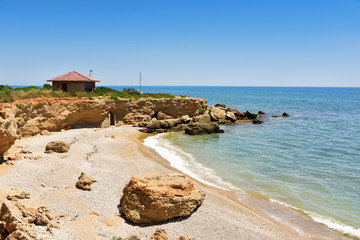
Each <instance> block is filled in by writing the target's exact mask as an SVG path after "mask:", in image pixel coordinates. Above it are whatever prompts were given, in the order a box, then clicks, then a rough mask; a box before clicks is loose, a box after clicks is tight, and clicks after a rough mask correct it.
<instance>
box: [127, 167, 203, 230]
mask: <svg viewBox="0 0 360 240" xmlns="http://www.w3.org/2000/svg"><path fill="white" fill-rule="evenodd" d="M204 197H205V194H204V193H203V192H202V191H200V190H197V189H195V187H194V185H193V184H192V182H191V181H189V180H187V179H186V178H185V176H184V175H183V174H178V173H173V174H160V173H150V174H145V175H137V176H133V177H132V178H131V180H130V182H129V183H128V184H127V185H126V187H125V188H124V190H123V196H122V197H121V200H120V204H121V207H122V210H123V212H124V214H125V216H126V218H128V219H129V220H131V221H133V222H135V223H158V222H163V221H166V220H168V219H172V218H175V217H183V216H188V215H190V214H191V213H193V212H194V211H195V210H196V208H197V207H199V206H200V205H201V203H202V202H203V200H204Z"/></svg>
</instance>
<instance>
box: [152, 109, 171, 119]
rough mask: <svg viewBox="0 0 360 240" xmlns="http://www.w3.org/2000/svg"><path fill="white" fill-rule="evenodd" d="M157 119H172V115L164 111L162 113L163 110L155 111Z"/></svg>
mask: <svg viewBox="0 0 360 240" xmlns="http://www.w3.org/2000/svg"><path fill="white" fill-rule="evenodd" d="M156 118H157V119H158V120H165V119H173V117H172V116H170V115H168V114H166V113H163V112H161V111H160V112H158V113H157V117H156Z"/></svg>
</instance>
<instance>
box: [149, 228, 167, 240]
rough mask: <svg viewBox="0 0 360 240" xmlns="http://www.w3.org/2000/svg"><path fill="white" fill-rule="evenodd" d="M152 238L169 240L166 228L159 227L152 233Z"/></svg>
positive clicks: (153, 239)
mask: <svg viewBox="0 0 360 240" xmlns="http://www.w3.org/2000/svg"><path fill="white" fill-rule="evenodd" d="M151 240H169V238H168V234H167V232H166V230H165V229H161V228H158V229H156V231H155V233H154V235H152V237H151Z"/></svg>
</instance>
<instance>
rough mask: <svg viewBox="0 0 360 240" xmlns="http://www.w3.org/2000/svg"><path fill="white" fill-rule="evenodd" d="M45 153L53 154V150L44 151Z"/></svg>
mask: <svg viewBox="0 0 360 240" xmlns="http://www.w3.org/2000/svg"><path fill="white" fill-rule="evenodd" d="M45 153H47V154H52V153H54V151H53V150H47V151H45Z"/></svg>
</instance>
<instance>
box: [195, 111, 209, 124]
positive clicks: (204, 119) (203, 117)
mask: <svg viewBox="0 0 360 240" xmlns="http://www.w3.org/2000/svg"><path fill="white" fill-rule="evenodd" d="M193 121H194V122H199V123H210V122H211V117H210V114H208V113H204V114H202V115H200V116H196V117H193Z"/></svg>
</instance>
